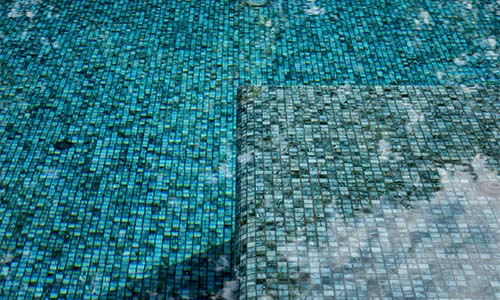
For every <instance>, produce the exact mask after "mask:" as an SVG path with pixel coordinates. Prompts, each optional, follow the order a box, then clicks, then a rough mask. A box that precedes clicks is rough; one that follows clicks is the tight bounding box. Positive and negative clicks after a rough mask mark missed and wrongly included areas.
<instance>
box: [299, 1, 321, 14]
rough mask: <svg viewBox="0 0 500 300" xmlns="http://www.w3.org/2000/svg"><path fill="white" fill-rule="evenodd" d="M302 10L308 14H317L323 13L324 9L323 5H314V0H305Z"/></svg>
mask: <svg viewBox="0 0 500 300" xmlns="http://www.w3.org/2000/svg"><path fill="white" fill-rule="evenodd" d="M304 12H305V13H306V15H309V16H318V15H322V14H324V13H325V9H324V8H323V7H319V6H317V5H316V0H307V3H306V5H305V7H304Z"/></svg>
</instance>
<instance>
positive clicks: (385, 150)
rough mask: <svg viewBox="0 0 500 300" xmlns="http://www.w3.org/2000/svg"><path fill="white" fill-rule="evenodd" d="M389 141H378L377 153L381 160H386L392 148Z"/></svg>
mask: <svg viewBox="0 0 500 300" xmlns="http://www.w3.org/2000/svg"><path fill="white" fill-rule="evenodd" d="M391 148H392V146H391V143H390V142H388V141H386V140H384V139H381V140H379V141H378V155H379V159H380V160H381V161H386V160H388V159H389V158H390V156H391V153H392V150H391Z"/></svg>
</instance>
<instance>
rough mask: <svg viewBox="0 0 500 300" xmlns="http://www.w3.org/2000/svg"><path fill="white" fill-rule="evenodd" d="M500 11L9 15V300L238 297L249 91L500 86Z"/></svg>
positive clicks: (104, 8)
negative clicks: (241, 171) (242, 148)
mask: <svg viewBox="0 0 500 300" xmlns="http://www.w3.org/2000/svg"><path fill="white" fill-rule="evenodd" d="M469 4H470V5H471V6H472V7H469ZM499 6H500V5H499V3H498V2H496V1H481V2H471V3H468V2H450V1H437V2H432V3H430V2H428V3H425V4H424V3H421V2H419V1H404V2H403V1H401V2H392V3H383V2H380V1H368V2H352V1H335V2H334V3H331V2H327V1H316V2H314V1H270V2H269V4H268V5H267V6H265V7H261V8H253V7H249V6H247V5H245V4H244V3H243V2H240V1H142V2H141V3H136V2H131V1H67V2H61V1H42V0H40V1H36V0H33V1H32V0H29V1H19V0H18V1H9V2H2V3H0V99H1V100H0V101H1V102H0V110H1V115H0V144H1V145H2V146H1V148H0V160H1V165H0V199H1V203H0V214H1V215H2V219H1V222H0V255H1V257H2V259H1V273H0V276H1V280H2V281H1V284H2V290H1V292H0V293H1V296H2V297H4V298H7V299H19V298H23V297H24V298H34V297H38V298H62V297H68V298H85V299H96V298H99V297H109V298H112V297H118V298H119V297H122V298H127V297H128V298H148V297H158V298H163V297H166V296H168V297H173V298H175V299H178V298H180V299H186V298H193V299H196V298H203V297H206V298H208V297H212V296H214V295H218V296H219V297H222V296H224V297H226V298H228V297H230V296H232V293H233V292H234V291H233V290H234V287H235V284H234V281H233V280H234V279H235V274H234V272H233V266H232V265H231V264H230V262H231V261H232V260H233V259H234V258H233V255H234V254H238V253H233V251H232V247H233V239H232V238H233V236H234V233H235V229H236V227H235V221H234V220H235V205H236V201H237V199H236V195H235V168H236V148H235V132H236V130H235V129H236V122H235V121H236V113H235V109H236V96H237V90H238V87H240V86H247V85H256V86H260V85H282V86H291V85H303V84H306V85H307V84H310V85H318V84H322V85H360V84H364V85H389V84H391V85H401V84H405V85H427V84H433V85H434V84H446V85H477V84H479V85H489V84H496V83H497V82H498V76H499V74H498V69H499V62H498V59H497V56H498V47H497V46H496V41H497V40H498V39H499V33H498V18H499V16H498V14H497V12H498V11H499ZM224 282H226V284H225V286H224V284H223V283H224ZM224 287H225V289H224Z"/></svg>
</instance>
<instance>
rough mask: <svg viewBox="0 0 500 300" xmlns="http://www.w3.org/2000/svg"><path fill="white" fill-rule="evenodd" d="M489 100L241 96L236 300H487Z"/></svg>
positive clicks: (485, 90)
mask: <svg viewBox="0 0 500 300" xmlns="http://www.w3.org/2000/svg"><path fill="white" fill-rule="evenodd" d="M499 96H500V94H499V89H498V86H491V87H478V86H476V87H458V88H453V87H447V86H426V87H416V86H338V87H328V86H322V87H313V86H298V87H249V88H242V89H241V90H240V95H239V98H238V167H237V174H238V185H237V193H238V201H239V203H238V213H237V220H238V221H237V222H238V223H237V224H238V238H237V241H236V242H237V247H238V248H237V249H238V251H239V253H240V255H239V256H238V259H239V264H238V270H239V273H238V274H239V284H240V299H337V298H353V299H354V298H356V299H371V298H377V299H433V298H443V299H494V298H495V297H496V296H497V295H498V293H499V292H500V290H499V286H498V282H499V279H500V278H499V273H498V268H499V266H500V257H499V255H498V248H499V247H500V239H499V237H498V234H497V233H498V228H499V227H498V226H499V220H500V218H499V217H500V215H499V212H500V210H499V206H498V200H499V199H500V175H499V174H500V157H499V154H500V138H499V137H500V134H499V130H500V126H499V125H500V124H499V122H500V116H499V111H500V110H499V108H500V107H499V104H500V103H499V102H498V99H499Z"/></svg>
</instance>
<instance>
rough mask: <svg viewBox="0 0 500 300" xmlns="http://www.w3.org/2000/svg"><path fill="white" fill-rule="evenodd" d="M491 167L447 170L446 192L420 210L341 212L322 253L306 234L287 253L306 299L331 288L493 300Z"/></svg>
mask: <svg viewBox="0 0 500 300" xmlns="http://www.w3.org/2000/svg"><path fill="white" fill-rule="evenodd" d="M486 161H487V159H486V158H484V157H481V156H476V157H475V158H474V159H473V161H472V163H471V166H470V167H463V166H455V165H446V167H445V168H439V169H438V171H439V175H440V182H441V184H442V189H441V190H440V191H438V192H436V193H435V194H434V195H433V197H432V198H431V200H430V201H428V202H427V201H425V202H419V203H415V205H414V208H413V209H404V208H401V207H394V206H390V205H388V204H387V202H386V201H380V203H378V204H376V205H374V207H373V209H372V212H371V213H364V214H360V215H359V216H357V217H356V218H352V219H348V220H346V219H343V218H342V216H340V215H339V214H334V215H333V216H332V217H331V218H330V220H328V221H327V232H328V237H329V240H328V243H324V244H320V246H319V247H317V246H315V245H314V243H312V242H308V241H307V237H306V235H305V231H306V228H303V229H301V230H303V232H300V231H299V232H298V233H297V235H296V236H297V238H295V239H294V240H292V241H290V242H287V243H285V244H284V245H283V246H284V247H285V248H286V251H283V252H282V253H281V255H282V256H283V257H285V258H286V260H287V263H288V265H289V266H292V267H291V268H290V269H289V270H290V271H294V273H296V274H291V277H295V278H301V280H305V281H306V283H304V282H302V283H299V285H300V287H301V293H300V295H301V297H300V298H301V299H313V298H312V297H313V296H315V295H317V291H319V290H321V286H322V283H325V282H328V283H332V284H333V286H335V287H337V288H335V290H332V291H331V292H332V293H334V294H335V295H336V296H337V297H346V296H352V295H356V293H357V295H359V296H360V297H361V298H365V299H366V298H376V297H394V298H403V297H415V296H416V297H429V298H434V297H445V298H471V299H487V298H491V299H493V298H494V297H495V283H498V280H499V279H500V278H499V274H498V273H497V272H496V269H495V265H496V263H497V262H498V253H497V252H498V249H500V235H499V227H498V219H499V218H500V202H499V199H500V190H499V189H498V186H499V184H500V177H499V176H498V174H497V173H496V172H494V171H493V170H491V169H488V168H487V167H486V166H485V163H486ZM294 266H295V267H294ZM400 287H402V290H401V289H400ZM318 295H320V294H318Z"/></svg>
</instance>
